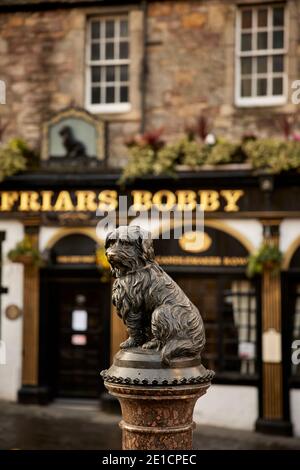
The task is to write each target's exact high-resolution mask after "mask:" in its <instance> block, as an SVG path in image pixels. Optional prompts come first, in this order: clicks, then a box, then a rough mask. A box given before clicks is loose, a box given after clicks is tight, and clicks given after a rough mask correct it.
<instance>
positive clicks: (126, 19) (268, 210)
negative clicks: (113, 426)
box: [0, 0, 300, 435]
mask: <svg viewBox="0 0 300 470" xmlns="http://www.w3.org/2000/svg"><path fill="white" fill-rule="evenodd" d="M299 10H300V2H299V1H298V0H288V1H286V2H277V1H273V2H269V1H259V2H255V4H253V2H250V1H248V0H245V1H239V2H237V1H234V0H228V1H227V2H221V1H214V2H211V1H208V0H197V1H192V0H191V1H175V0H174V1H161V2H157V1H131V2H130V3H128V4H124V2H114V1H110V2H105V1H101V2H99V1H98V2H95V1H92V0H91V1H90V0H86V1H80V2H79V1H77V0H73V1H71V2H68V3H67V4H66V3H65V2H61V1H59V0H57V1H55V2H51V3H49V2H43V1H38V2H37V1H34V2H27V3H26V5H24V3H23V2H18V1H9V2H8V1H0V27H1V33H0V50H1V51H2V53H1V57H0V61H1V64H2V68H1V69H0V75H1V76H0V79H1V80H3V81H4V82H5V85H6V86H5V91H6V100H5V104H3V105H0V112H1V124H3V125H4V127H5V129H4V131H3V140H4V141H9V139H11V138H16V137H20V138H22V139H24V140H26V142H27V143H28V144H29V145H30V147H31V148H32V149H34V150H35V153H36V155H37V156H38V158H37V161H36V162H35V164H34V165H32V166H31V167H30V168H28V169H27V171H23V172H21V173H16V174H14V175H12V176H9V177H8V178H6V179H4V180H3V181H2V182H1V183H0V243H1V274H0V286H1V291H0V292H1V296H0V302H1V330H0V340H1V354H2V360H1V357H0V398H1V399H6V400H18V401H19V402H22V403H40V404H47V403H50V402H52V401H53V400H56V399H59V398H73V399H74V398H76V399H81V398H90V399H95V398H96V399H99V400H100V401H101V403H102V406H104V407H105V406H108V405H107V396H106V395H105V393H104V388H103V385H102V381H101V379H100V377H99V372H100V370H102V369H105V368H107V366H108V365H109V363H110V361H111V358H112V357H113V355H114V354H115V353H116V351H117V350H118V346H119V344H120V342H121V341H122V340H123V339H124V338H125V337H126V332H125V330H124V327H123V325H122V322H121V321H120V320H119V319H118V317H117V315H116V313H115V312H114V308H113V307H112V305H111V282H112V280H111V279H110V277H109V275H108V274H107V270H106V267H105V262H103V260H102V261H101V259H102V258H101V256H102V255H103V252H102V251H101V250H102V248H103V243H104V233H103V232H102V231H101V227H100V228H99V221H100V219H101V216H103V214H108V215H109V214H112V213H116V214H117V223H122V220H123V219H122V216H123V215H124V214H123V213H122V210H121V208H120V201H121V200H120V196H126V200H127V201H128V205H129V206H130V207H131V208H133V210H135V211H136V214H137V215H136V216H134V215H130V222H131V223H139V224H140V225H142V226H143V227H145V228H147V229H149V230H150V231H151V232H152V234H153V235H156V237H155V238H156V239H155V251H156V256H157V260H158V262H159V263H160V264H161V265H162V266H163V267H164V269H165V270H166V271H167V272H168V273H169V274H170V275H171V276H172V277H173V278H174V279H175V280H176V282H177V283H178V284H179V285H180V286H181V287H182V289H183V290H184V292H185V293H186V294H187V295H188V297H189V298H190V299H191V300H192V302H193V303H194V304H195V305H196V306H197V307H198V308H199V310H200V312H201V314H202V316H203V319H204V323H205V327H206V335H207V344H206V348H205V352H204V354H203V362H204V363H205V365H206V366H207V367H209V368H211V369H213V370H215V371H216V378H215V380H214V385H213V386H212V389H211V392H210V394H208V395H207V397H204V398H203V399H202V400H201V404H200V403H199V405H198V408H197V407H196V420H197V421H199V422H200V423H208V424H212V425H221V426H228V427H235V428H237V429H239V428H241V429H257V430H258V431H263V432H270V433H279V434H286V435H290V434H292V433H294V434H296V435H299V434H300V427H299V423H300V391H299V384H300V366H299V365H298V355H297V348H299V345H298V341H299V343H300V323H299V318H300V317H299V311H300V310H299V308H300V307H299V305H300V304H299V302H300V202H299V201H300V189H299V173H297V171H287V172H281V173H276V174H273V173H271V172H269V171H267V170H266V169H264V168H257V169H254V168H253V167H252V166H251V165H249V163H248V162H238V163H227V164H221V165H218V166H216V165H204V166H203V168H196V169H195V168H191V167H188V166H187V165H185V166H182V165H181V166H178V167H177V171H176V175H175V176H174V175H168V174H167V173H163V172H162V173H159V174H151V175H149V174H148V175H147V174H145V175H140V176H138V177H136V178H135V179H132V180H131V181H128V182H126V184H122V183H120V177H121V174H122V171H123V169H124V167H126V165H127V161H128V148H129V146H128V139H131V138H132V136H133V135H135V134H140V135H144V134H145V133H146V132H147V131H148V132H150V131H151V130H153V129H158V128H160V129H162V128H163V131H161V132H163V135H164V136H165V138H166V140H167V142H172V140H174V139H177V138H179V137H180V135H181V133H182V132H183V130H184V129H185V128H187V127H189V126H191V125H193V123H194V120H195V118H196V117H197V116H199V114H201V115H202V116H207V117H208V118H209V119H207V123H206V125H207V126H210V134H211V135H212V134H214V135H222V137H223V136H225V137H226V138H227V139H228V140H231V141H235V140H236V139H237V138H238V137H240V136H241V135H242V134H247V135H248V136H249V134H251V135H252V134H255V135H257V136H261V137H266V136H267V137H270V138H276V136H277V135H278V133H280V132H281V130H280V125H279V124H278V126H277V125H276V123H281V122H288V123H289V125H290V126H291V122H292V123H293V126H295V131H297V125H298V124H297V106H299V105H297V104H295V102H294V101H295V100H294V99H293V98H292V94H293V91H294V89H293V88H292V82H293V81H295V80H296V79H297V70H298V69H299V58H298V57H297V55H299V52H298V49H299V44H298V42H299V38H298V34H299V33H298V30H299V13H300V11H299ZM255 35H257V41H258V42H257V44H256V49H257V50H256V52H253V50H254V49H255V48H254V47H252V48H251V47H250V49H249V47H248V49H247V44H248V42H249V41H250V42H251V41H252V46H253V44H254V39H253V38H254V36H255ZM255 37H256V36H255ZM33 38H34V40H33ZM266 38H267V39H266ZM272 38H273V39H272ZM282 38H283V39H282ZM265 41H267V42H266V43H265ZM272 41H273V43H272V44H273V45H271V42H272ZM281 41H283V43H281ZM241 44H243V46H241V47H239V45H241ZM248 45H249V44H248ZM274 50H275V52H274ZM260 51H263V52H260ZM273 56H275V57H276V59H274V58H273ZM258 58H259V59H258ZM245 59H247V60H246V61H245ZM264 60H265V61H266V62H267V64H268V65H267V69H264V67H265V64H263V62H264ZM269 64H271V65H269ZM259 67H261V69H260V68H259ZM261 70H265V72H263V71H261ZM246 72H247V73H246ZM255 80H256V85H255V86H254V85H253V83H254V82H255ZM264 80H265V81H264ZM284 119H285V121H283V120H284ZM203 122H204V121H203V120H202V124H203ZM125 142H127V145H126V144H125ZM185 204H188V205H189V207H190V209H191V210H192V212H193V213H194V214H195V209H196V206H197V205H200V206H201V209H202V210H203V213H204V234H203V237H202V238H201V243H200V242H199V243H197V237H196V239H195V240H194V243H193V244H192V247H191V245H190V244H189V243H188V242H187V239H186V236H185V234H184V233H183V234H182V235H181V236H180V237H179V238H176V237H175V236H174V234H175V230H176V229H178V228H180V225H181V222H180V221H178V220H176V219H175V218H174V219H173V220H172V223H171V228H170V230H169V229H168V230H169V232H167V229H166V227H165V224H164V220H163V214H166V213H168V212H169V211H170V210H171V211H172V210H174V208H179V209H180V208H182V207H183V206H184V205H185ZM153 208H156V209H158V211H159V213H160V215H161V218H158V219H157V220H155V221H153V220H152V221H150V220H149V219H148V218H147V215H149V213H150V211H151V209H153ZM24 243H29V244H30V246H31V247H32V250H33V251H32V253H33V254H34V256H36V259H37V261H38V262H36V263H32V262H28V260H27V259H26V256H25V257H24V253H23V252H22V247H23V245H24ZM22 244H23V245H22ZM262 245H264V246H271V247H273V248H274V247H275V248H274V249H276V250H277V251H278V252H280V253H281V259H280V266H279V269H271V268H270V266H268V265H267V264H264V265H263V267H262V270H261V272H259V273H257V274H256V275H254V276H252V277H249V276H248V275H247V272H246V271H247V266H248V264H249V257H251V255H253V254H255V253H256V252H257V251H258V250H259V249H260V247H261V246H262ZM18 247H19V248H18ZM20 247H21V248H20ZM16 249H19V252H18V253H17V255H18V256H16V258H15V259H13V257H12V255H11V252H12V251H13V252H14V250H16ZM99 257H100V258H101V259H100V262H99ZM4 350H5V351H4ZM4 352H5V354H4ZM4 355H5V358H4ZM4 359H5V360H4Z"/></svg>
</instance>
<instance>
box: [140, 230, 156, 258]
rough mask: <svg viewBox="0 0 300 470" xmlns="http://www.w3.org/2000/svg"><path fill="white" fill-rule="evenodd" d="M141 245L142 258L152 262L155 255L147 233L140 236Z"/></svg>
mask: <svg viewBox="0 0 300 470" xmlns="http://www.w3.org/2000/svg"><path fill="white" fill-rule="evenodd" d="M140 240H141V245H142V251H143V257H144V259H145V260H146V261H154V258H155V254H154V248H153V241H152V239H151V236H150V234H149V233H146V234H143V235H141V238H140Z"/></svg>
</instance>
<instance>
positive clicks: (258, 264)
mask: <svg viewBox="0 0 300 470" xmlns="http://www.w3.org/2000/svg"><path fill="white" fill-rule="evenodd" d="M281 261H282V253H281V251H280V250H279V248H278V247H277V246H275V245H273V244H269V243H263V244H262V245H261V247H260V248H259V249H258V250H257V251H256V252H255V253H253V254H252V255H250V256H249V259H248V265H247V275H248V276H249V277H253V276H255V274H261V273H262V272H263V270H264V269H265V268H268V269H270V270H271V271H272V272H276V271H278V270H279V269H280V265H281Z"/></svg>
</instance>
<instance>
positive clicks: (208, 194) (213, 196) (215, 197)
mask: <svg viewBox="0 0 300 470" xmlns="http://www.w3.org/2000/svg"><path fill="white" fill-rule="evenodd" d="M199 195H200V204H201V208H202V210H203V211H207V212H214V211H216V210H218V209H219V207H220V201H219V193H218V192H217V191H213V190H208V191H199Z"/></svg>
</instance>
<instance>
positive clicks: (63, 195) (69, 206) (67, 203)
mask: <svg viewBox="0 0 300 470" xmlns="http://www.w3.org/2000/svg"><path fill="white" fill-rule="evenodd" d="M54 210H55V211H57V212H59V211H74V210H75V207H74V205H73V202H72V199H71V196H70V193H69V192H68V191H61V192H60V193H59V195H58V197H57V200H56V203H55V204H54Z"/></svg>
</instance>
